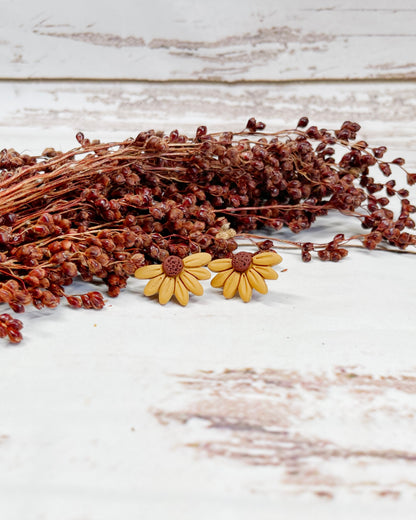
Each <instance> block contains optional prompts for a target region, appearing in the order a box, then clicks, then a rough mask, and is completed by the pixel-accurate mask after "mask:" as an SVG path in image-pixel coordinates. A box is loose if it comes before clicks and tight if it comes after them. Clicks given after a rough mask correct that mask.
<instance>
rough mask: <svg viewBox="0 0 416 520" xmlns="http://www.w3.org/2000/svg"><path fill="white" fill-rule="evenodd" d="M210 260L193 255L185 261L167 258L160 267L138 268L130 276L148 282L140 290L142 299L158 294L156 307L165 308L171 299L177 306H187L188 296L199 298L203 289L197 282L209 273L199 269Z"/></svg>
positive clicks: (209, 257) (203, 255)
mask: <svg viewBox="0 0 416 520" xmlns="http://www.w3.org/2000/svg"><path fill="white" fill-rule="evenodd" d="M210 260H211V255H209V254H208V253H195V254H194V255H189V256H187V257H186V258H183V259H182V258H180V257H179V256H176V255H170V256H168V257H167V258H165V260H163V262H162V264H155V265H146V266H144V267H139V269H137V271H136V272H135V273H134V276H135V277H136V278H139V279H150V281H149V282H148V283H147V285H146V287H145V288H144V295H145V296H153V295H154V294H157V293H159V303H161V304H162V305H165V304H166V303H168V301H169V300H170V299H171V298H172V296H173V295H175V298H176V299H177V301H178V302H179V303H180V304H181V305H187V304H188V301H189V292H191V293H193V294H195V295H196V296H201V295H202V294H203V293H204V289H203V288H202V285H201V284H200V283H199V281H198V280H208V279H209V278H211V273H210V272H209V271H208V269H205V268H204V267H203V266H205V265H207V263H208V262H209V261H210Z"/></svg>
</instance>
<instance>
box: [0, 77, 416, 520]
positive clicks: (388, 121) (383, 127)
mask: <svg viewBox="0 0 416 520" xmlns="http://www.w3.org/2000/svg"><path fill="white" fill-rule="evenodd" d="M414 88H415V85H414V83H412V82H385V83H383V82H380V83H372V82H358V83H340V82H334V83H330V82H329V83H324V84H321V83H320V84H316V85H315V84H313V85H312V84H287V85H280V86H269V85H262V84H260V85H232V86H224V85H220V84H215V85H188V84H185V83H184V84H173V85H171V84H168V85H167V84H159V83H139V84H137V83H120V82H114V83H108V82H106V83H100V82H66V81H63V82H59V81H51V82H39V83H38V82H28V81H25V82H20V81H16V82H13V81H9V82H2V83H0V99H1V100H2V102H1V103H0V141H1V143H2V144H1V147H11V146H13V147H14V148H16V149H17V150H19V151H22V150H27V151H29V152H33V153H37V152H40V151H41V150H42V149H43V148H44V147H46V146H51V145H53V146H56V147H58V148H62V149H67V148H70V147H73V146H76V142H75V139H74V133H75V132H76V131H78V130H83V131H85V132H86V134H87V135H88V137H91V138H96V137H98V138H101V139H121V138H124V137H128V136H133V135H135V133H136V132H138V131H140V130H143V129H147V128H150V127H154V128H158V129H166V130H171V129H172V128H175V127H178V128H180V129H181V130H183V131H187V132H193V131H195V128H196V127H197V126H198V125H200V124H204V123H208V126H209V128H210V129H212V130H219V129H222V128H225V129H227V130H228V129H231V130H232V129H240V128H241V127H242V126H244V125H245V122H246V119H247V118H248V117H250V116H258V118H259V119H263V120H265V121H266V122H267V123H268V129H269V130H273V129H275V130H278V129H281V128H282V127H291V126H293V125H295V124H296V121H297V119H298V117H300V116H301V115H309V116H310V117H311V119H313V120H314V121H316V123H317V124H318V125H319V126H321V125H326V126H328V127H331V128H334V127H335V126H336V125H339V124H340V123H342V121H343V120H344V119H354V120H355V119H356V120H359V121H360V122H361V123H362V125H363V131H362V136H363V138H365V139H366V140H367V141H368V142H370V143H371V144H374V145H381V144H386V145H387V146H389V148H390V150H389V156H388V157H390V158H393V157H395V156H397V155H400V156H405V157H406V158H407V159H408V165H409V168H410V169H412V170H413V171H415V169H416V146H415V130H416V127H415V121H416V118H415V111H416V107H415V105H414V99H413V97H412V93H413V92H414ZM395 176H396V178H397V181H398V183H402V181H403V177H401V176H400V174H399V173H395ZM359 229H360V228H359V226H358V223H355V222H351V221H350V220H349V219H344V218H341V217H340V216H336V215H334V216H329V217H327V218H324V219H322V220H321V221H320V222H318V223H317V224H316V226H314V228H313V229H312V230H311V231H310V232H309V231H308V232H307V234H304V235H303V236H300V237H299V238H300V239H306V237H310V238H309V239H311V240H314V239H329V238H331V237H332V236H333V234H334V232H345V234H349V233H355V232H356V231H357V230H359ZM280 236H282V237H289V236H291V235H290V233H288V232H287V231H283V232H282V233H281V234H280ZM243 247H246V246H244V245H243ZM282 255H283V257H284V262H283V264H282V266H281V269H287V271H285V272H281V273H280V277H279V280H277V281H275V282H270V284H269V288H270V291H269V294H268V295H267V296H260V295H258V296H256V297H254V301H252V302H251V303H250V304H244V303H243V302H242V301H241V300H239V299H235V300H233V301H225V300H224V299H223V298H222V296H221V295H220V294H218V292H217V291H215V290H213V289H211V288H209V284H208V283H207V284H206V294H205V295H204V297H203V298H199V299H198V298H192V301H191V303H190V305H189V306H188V307H187V308H180V307H179V306H177V305H175V304H174V303H172V304H169V305H167V306H166V307H160V306H159V305H158V304H157V303H156V302H155V301H154V300H149V299H147V298H145V297H144V296H142V290H143V286H144V283H143V282H141V281H139V280H131V282H130V283H129V285H128V288H127V289H126V290H125V291H123V293H122V295H121V296H120V297H119V298H117V299H108V301H107V305H106V307H105V309H103V310H102V311H99V312H95V311H75V310H72V309H69V308H68V307H66V306H65V305H62V306H60V307H59V308H57V309H54V310H52V311H49V310H43V311H35V310H28V311H27V312H26V313H25V314H24V315H22V320H23V321H24V324H25V329H24V333H25V340H24V341H23V342H22V343H21V344H20V345H19V346H6V344H5V343H3V345H2V346H1V348H0V396H1V397H0V516H1V518H4V519H7V520H21V519H22V518H24V519H29V520H32V519H33V520H55V519H56V518H58V517H59V518H60V519H62V520H81V519H82V520H96V519H99V520H107V519H108V520H113V519H114V518H126V519H133V518H138V517H139V518H144V519H147V518H149V519H150V518H151V519H152V520H159V519H160V520H162V519H166V518H174V519H181V520H187V519H191V518H192V519H194V518H198V519H207V520H208V519H212V518H214V517H215V518H219V519H224V520H229V519H234V518H239V519H240V518H241V519H248V518H253V517H256V518H261V519H272V518H273V520H274V519H276V518H294V519H298V518H299V519H302V518H305V515H307V516H308V518H319V519H320V520H321V519H322V520H325V519H328V520H329V519H332V518H334V516H336V517H337V518H339V519H346V518H350V517H351V516H354V517H356V518H362V519H367V518H379V519H386V520H387V519H391V518H395V517H397V518H401V519H411V518H414V503H415V493H416V492H415V489H416V465H415V461H416V451H415V446H414V438H415V426H416V424H415V413H416V404H415V403H416V401H415V394H416V357H415V331H416V329H415V321H414V311H413V309H414V300H415V294H416V282H415V276H414V272H415V271H414V266H415V256H414V255H411V254H394V253H388V252H382V251H379V252H377V251H375V252H368V251H362V250H352V251H351V253H350V255H349V257H347V259H345V260H343V261H342V262H340V263H337V264H333V263H323V262H319V261H318V260H315V261H313V262H311V263H309V264H304V263H302V262H301V260H300V258H299V255H298V253H295V252H293V251H282ZM80 287H81V284H80V283H79V284H76V286H75V287H74V288H73V291H74V292H76V291H79V290H80Z"/></svg>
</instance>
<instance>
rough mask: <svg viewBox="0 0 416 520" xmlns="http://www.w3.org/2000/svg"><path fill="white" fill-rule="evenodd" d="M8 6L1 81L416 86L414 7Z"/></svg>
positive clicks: (403, 3) (266, 0) (298, 1)
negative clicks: (383, 82) (378, 82)
mask: <svg viewBox="0 0 416 520" xmlns="http://www.w3.org/2000/svg"><path fill="white" fill-rule="evenodd" d="M3 4H4V5H3V9H2V17H1V19H0V29H1V40H0V70H1V77H3V78H95V79H96V78H103V79H104V78H105V79H121V78H122V79H140V80H172V79H175V80H191V81H200V80H204V81H225V82H234V81H256V80H265V81H284V80H316V79H357V78H364V79H366V78H383V79H385V78H396V79H398V78H406V79H409V78H413V79H414V78H415V77H416V45H415V39H416V30H415V24H414V19H415V13H416V11H415V6H414V3H413V2H412V1H411V0H399V1H397V2H395V4H394V5H392V4H391V3H389V2H387V1H376V0H370V1H368V2H366V3H365V6H363V4H362V3H361V2H358V1H353V2H350V3H348V4H345V3H343V2H340V1H338V0H331V1H329V0H321V1H320V2H318V3H316V2H315V3H313V4H311V3H310V2H308V0H294V1H292V2H290V3H289V2H285V3H284V4H283V5H282V4H281V3H279V5H277V4H276V2H275V1H273V0H262V1H260V2H254V3H253V2H241V1H237V0H233V1H231V2H222V1H220V0H212V1H211V2H199V3H197V4H195V2H191V1H189V0H178V1H176V2H174V3H170V4H167V3H166V2H164V1H163V0H154V1H152V2H150V3H149V2H143V1H142V2H135V3H132V2H130V0H120V1H119V2H117V3H115V4H103V3H102V2H99V1H98V0H93V1H90V2H88V3H85V2H83V1H81V0H73V1H72V2H70V3H64V4H59V6H58V4H56V2H53V1H52V0H41V1H39V2H32V3H25V6H24V9H22V8H21V6H20V4H18V3H16V2H12V1H11V0H7V1H5V2H3Z"/></svg>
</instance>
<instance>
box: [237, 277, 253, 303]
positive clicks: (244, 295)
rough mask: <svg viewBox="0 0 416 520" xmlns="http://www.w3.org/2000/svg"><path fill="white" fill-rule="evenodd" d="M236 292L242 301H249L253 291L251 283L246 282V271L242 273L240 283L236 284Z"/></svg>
mask: <svg viewBox="0 0 416 520" xmlns="http://www.w3.org/2000/svg"><path fill="white" fill-rule="evenodd" d="M238 293H239V295H240V298H241V299H242V300H243V301H245V302H249V301H250V300H251V295H252V293H253V291H252V289H251V285H250V284H249V283H248V280H247V275H246V273H242V275H241V278H240V283H239V284H238Z"/></svg>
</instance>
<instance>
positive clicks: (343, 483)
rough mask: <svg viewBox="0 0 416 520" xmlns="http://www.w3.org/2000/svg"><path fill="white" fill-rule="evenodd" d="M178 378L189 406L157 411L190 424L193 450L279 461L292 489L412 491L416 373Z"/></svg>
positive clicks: (238, 373)
mask: <svg viewBox="0 0 416 520" xmlns="http://www.w3.org/2000/svg"><path fill="white" fill-rule="evenodd" d="M178 382H179V384H180V385H181V386H182V391H183V393H184V394H187V395H186V397H187V398H186V400H185V401H186V402H187V404H184V403H182V407H179V408H176V409H175V407H174V406H170V407H169V406H166V405H165V408H164V409H156V410H155V411H154V414H155V416H156V417H157V418H158V420H159V421H160V422H161V424H163V425H169V424H170V423H171V422H172V421H177V422H179V423H180V424H183V428H187V427H188V428H189V426H188V424H191V423H192V427H191V431H190V432H189V433H188V434H184V437H185V438H186V446H187V447H188V448H189V449H192V450H195V451H196V452H199V453H201V454H202V455H205V456H208V457H221V458H226V459H230V460H233V461H237V462H238V463H240V464H248V465H250V466H255V467H257V466H263V467H264V466H266V467H267V466H268V467H275V468H277V469H278V471H277V472H276V473H277V475H278V481H279V484H278V486H279V487H282V488H283V489H286V491H287V492H288V493H296V494H304V493H314V494H315V495H317V496H319V497H323V498H328V499H332V498H336V496H337V495H338V496H339V495H340V494H344V495H345V493H347V494H354V495H366V494H370V495H373V496H378V497H390V498H393V499H398V498H400V497H402V496H404V497H408V498H411V499H413V500H414V499H415V497H416V450H415V447H414V443H413V441H412V440H410V438H409V437H407V435H406V432H408V431H414V428H415V424H416V420H415V412H416V408H415V394H416V377H415V375H413V376H409V375H407V376H402V377H393V376H382V377H374V376H373V375H372V374H366V373H357V372H356V371H354V370H352V369H347V368H345V367H337V368H336V369H335V370H334V371H333V372H332V373H320V374H319V373H300V372H297V371H293V372H289V371H285V370H271V369H269V370H263V371H258V370H257V371H256V370H253V369H246V370H226V371H224V372H213V371H203V372H199V373H195V374H192V375H188V376H180V377H179V378H178ZM176 400H177V399H176ZM277 475H276V476H277Z"/></svg>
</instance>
